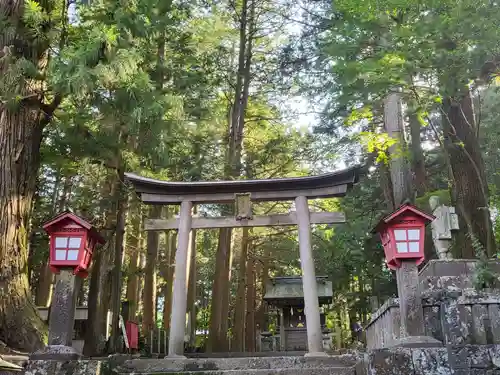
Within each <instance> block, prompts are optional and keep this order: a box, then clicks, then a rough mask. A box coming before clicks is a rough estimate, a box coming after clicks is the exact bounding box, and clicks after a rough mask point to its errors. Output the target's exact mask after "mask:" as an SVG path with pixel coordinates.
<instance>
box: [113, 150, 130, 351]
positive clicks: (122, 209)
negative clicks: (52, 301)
mask: <svg viewBox="0 0 500 375" xmlns="http://www.w3.org/2000/svg"><path fill="white" fill-rule="evenodd" d="M123 143H125V142H123ZM119 165H122V162H121V161H120V163H119ZM117 174H118V181H119V182H120V187H119V188H118V192H117V198H118V201H117V202H116V233H115V243H114V246H115V248H114V261H113V264H114V269H113V276H112V287H111V311H112V314H113V318H112V323H111V324H112V326H111V340H110V352H111V353H115V352H116V351H117V350H118V349H119V348H120V332H121V329H120V320H119V319H120V312H121V295H122V263H123V240H124V237H125V215H126V211H127V195H126V194H125V191H124V189H123V188H122V184H123V183H124V179H125V170H124V168H123V166H122V167H121V168H120V169H118V170H117Z"/></svg>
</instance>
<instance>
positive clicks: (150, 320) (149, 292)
mask: <svg viewBox="0 0 500 375" xmlns="http://www.w3.org/2000/svg"><path fill="white" fill-rule="evenodd" d="M149 210H150V211H149V218H150V219H158V218H160V216H161V206H151V207H150V209H149ZM157 262H158V232H155V231H149V232H148V233H147V257H146V267H145V269H144V296H143V297H144V299H143V309H144V311H143V314H142V332H143V334H145V335H149V332H150V331H151V330H152V329H154V328H155V321H156V317H155V316H154V314H155V310H156V309H155V308H156V264H157Z"/></svg>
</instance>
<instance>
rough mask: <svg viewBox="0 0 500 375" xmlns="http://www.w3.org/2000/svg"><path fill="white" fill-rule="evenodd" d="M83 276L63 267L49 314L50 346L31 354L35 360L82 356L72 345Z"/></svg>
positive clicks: (66, 358)
mask: <svg viewBox="0 0 500 375" xmlns="http://www.w3.org/2000/svg"><path fill="white" fill-rule="evenodd" d="M81 282H82V279H81V277H79V276H77V275H75V274H74V269H73V268H62V269H61V270H60V272H59V274H58V275H56V285H55V290H54V297H53V300H52V304H51V308H50V316H49V342H48V346H47V347H45V348H44V349H42V350H41V351H38V352H35V353H33V354H32V355H31V356H30V359H33V360H71V359H78V358H80V357H81V356H80V355H79V354H78V353H77V352H76V351H75V349H73V347H72V346H71V345H72V343H73V326H74V324H75V309H76V299H77V294H78V290H79V287H80V283H81Z"/></svg>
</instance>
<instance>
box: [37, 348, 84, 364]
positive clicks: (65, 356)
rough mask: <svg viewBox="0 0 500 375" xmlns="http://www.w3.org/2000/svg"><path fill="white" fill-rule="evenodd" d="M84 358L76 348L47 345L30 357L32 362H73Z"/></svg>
mask: <svg viewBox="0 0 500 375" xmlns="http://www.w3.org/2000/svg"><path fill="white" fill-rule="evenodd" d="M80 358H82V355H81V354H79V353H78V352H77V351H76V350H75V349H74V348H72V347H71V346H66V345H47V346H46V347H45V348H44V349H41V350H39V351H36V352H34V353H32V354H31V355H30V360H32V361H72V360H78V359H80Z"/></svg>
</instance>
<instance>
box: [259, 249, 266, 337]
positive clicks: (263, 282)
mask: <svg viewBox="0 0 500 375" xmlns="http://www.w3.org/2000/svg"><path fill="white" fill-rule="evenodd" d="M261 268H262V274H261V293H260V294H261V297H262V298H261V304H260V307H259V309H258V310H257V324H258V325H259V328H260V330H261V331H267V330H268V325H269V324H268V319H267V314H268V312H267V304H266V302H264V296H265V295H266V291H267V283H268V281H269V248H268V247H267V246H266V247H265V248H264V255H263V257H262V267H261Z"/></svg>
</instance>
